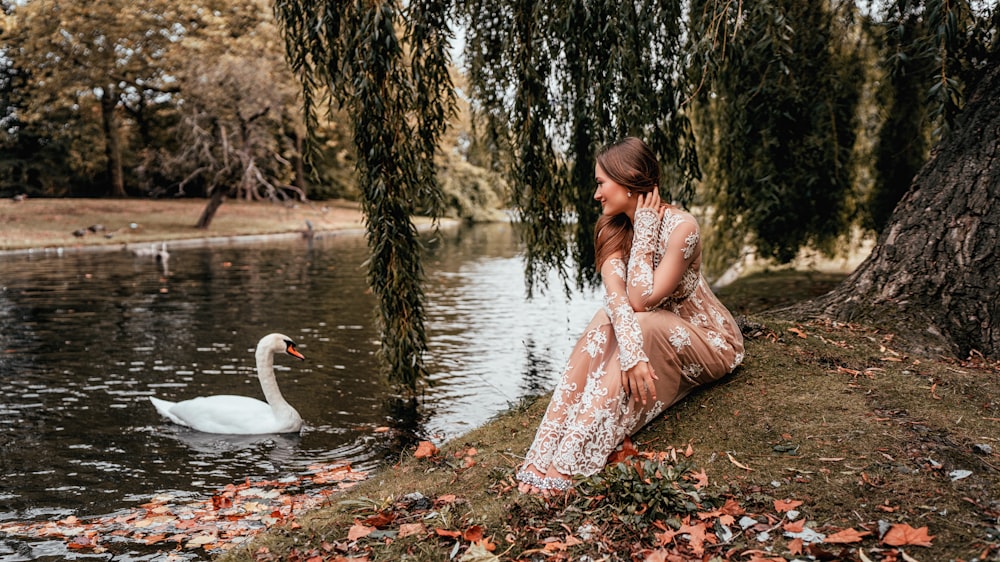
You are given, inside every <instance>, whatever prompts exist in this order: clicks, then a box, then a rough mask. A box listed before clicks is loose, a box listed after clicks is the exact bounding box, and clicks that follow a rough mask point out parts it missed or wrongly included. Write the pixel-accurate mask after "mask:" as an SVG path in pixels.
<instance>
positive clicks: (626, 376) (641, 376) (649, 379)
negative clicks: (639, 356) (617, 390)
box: [622, 361, 658, 406]
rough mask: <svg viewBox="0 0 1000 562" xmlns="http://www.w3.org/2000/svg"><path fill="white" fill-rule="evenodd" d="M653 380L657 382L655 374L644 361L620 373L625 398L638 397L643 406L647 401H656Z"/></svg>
mask: <svg viewBox="0 0 1000 562" xmlns="http://www.w3.org/2000/svg"><path fill="white" fill-rule="evenodd" d="M655 380H658V379H657V376H656V373H654V372H653V368H652V367H650V366H649V363H648V362H646V361H639V362H638V363H636V364H635V366H634V367H632V368H631V369H629V370H627V371H622V387H623V388H624V389H625V394H626V396H628V397H630V398H631V397H633V396H638V397H639V399H640V400H642V405H643V406H645V405H646V400H647V399H651V400H656V387H655V386H654V385H653V381H655Z"/></svg>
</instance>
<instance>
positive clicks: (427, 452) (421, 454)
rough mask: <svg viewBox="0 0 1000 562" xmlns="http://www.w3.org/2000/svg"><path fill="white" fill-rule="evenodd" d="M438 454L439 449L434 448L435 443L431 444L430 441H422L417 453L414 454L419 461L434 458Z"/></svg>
mask: <svg viewBox="0 0 1000 562" xmlns="http://www.w3.org/2000/svg"><path fill="white" fill-rule="evenodd" d="M437 452H438V449H437V447H435V446H434V443H431V442H430V441H421V442H420V444H419V445H417V452H415V453H413V456H414V457H416V458H418V459H424V458H429V457H433V456H434V455H436V454H437Z"/></svg>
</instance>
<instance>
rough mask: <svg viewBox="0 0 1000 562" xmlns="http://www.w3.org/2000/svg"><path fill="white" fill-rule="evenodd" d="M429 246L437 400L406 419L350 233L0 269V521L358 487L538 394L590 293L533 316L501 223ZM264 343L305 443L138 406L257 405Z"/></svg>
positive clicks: (52, 549) (59, 546)
mask: <svg viewBox="0 0 1000 562" xmlns="http://www.w3.org/2000/svg"><path fill="white" fill-rule="evenodd" d="M427 238H428V243H427V248H428V249H427V255H426V257H425V261H424V264H425V272H426V283H425V286H424V291H425V295H426V307H427V308H426V313H427V324H426V327H427V333H428V338H429V353H428V355H427V358H426V360H427V367H428V370H429V372H430V380H431V382H432V383H433V384H432V385H430V386H429V387H428V388H427V389H426V391H425V392H424V393H423V396H422V397H421V401H420V408H419V410H418V411H413V410H412V409H408V408H400V407H399V401H398V400H394V398H395V397H396V395H395V393H394V392H393V389H392V387H391V386H390V385H388V384H387V383H386V382H385V381H384V380H383V377H382V376H381V375H380V373H379V366H378V359H377V356H376V354H377V352H378V349H379V336H378V333H377V331H376V329H375V322H374V307H375V299H374V297H373V296H372V295H371V293H370V291H369V290H368V288H367V283H366V271H365V265H364V264H365V259H366V256H367V248H366V245H365V243H364V240H363V238H362V237H361V236H356V235H342V236H327V237H318V238H316V239H314V240H312V241H306V240H286V241H281V242H264V243H255V244H253V245H225V246H220V245H214V246H205V247H193V248H169V247H168V250H169V252H170V255H169V260H167V261H166V262H165V264H164V263H159V262H158V261H157V260H155V259H154V258H153V257H151V256H149V255H136V254H135V253H133V252H131V251H125V250H121V251H101V252H98V251H85V252H67V253H65V254H62V255H56V254H53V253H46V254H17V255H9V256H2V257H0V474H2V483H0V523H2V522H5V521H8V522H9V521H42V520H58V519H63V518H66V517H69V516H76V517H80V518H85V517H95V516H101V515H106V514H113V513H115V512H117V511H119V510H123V509H129V508H131V507H134V506H136V505H139V504H141V503H143V502H146V501H148V500H149V499H150V498H152V497H154V496H157V495H158V494H163V493H170V494H174V495H180V496H184V495H190V496H193V497H194V496H199V497H200V496H205V495H208V496H210V495H211V494H212V493H213V492H214V491H217V490H218V489H219V488H220V487H222V486H225V485H227V484H230V483H234V482H237V483H238V482H243V481H245V480H246V479H247V478H249V479H251V480H253V479H277V478H283V477H288V476H294V475H296V474H301V473H303V472H304V471H306V470H308V468H309V467H310V466H313V465H316V464H328V463H341V462H349V463H351V465H352V466H353V467H354V468H355V469H356V470H373V469H375V468H376V467H377V466H378V465H379V463H380V462H382V461H383V460H384V459H386V458H389V457H391V456H392V455H396V456H398V455H399V453H400V451H399V448H400V447H402V446H403V445H402V444H404V443H410V442H412V439H414V438H418V439H419V438H423V439H430V440H432V441H434V442H435V443H438V444H440V443H442V442H444V441H446V440H448V439H451V438H454V437H456V436H459V435H461V434H463V433H465V432H467V431H468V430H470V429H473V428H475V427H477V426H479V425H482V424H483V423H485V422H487V421H489V420H490V419H491V418H493V417H494V416H496V415H497V414H498V413H500V412H502V411H504V410H506V409H508V408H509V406H511V405H513V404H516V403H518V402H519V401H521V400H522V399H524V398H525V397H528V396H533V395H537V394H539V393H542V392H545V391H547V390H550V389H551V388H552V387H553V386H554V384H555V382H556V379H557V377H558V375H559V374H560V373H561V370H562V366H563V365H562V364H563V362H564V361H565V359H566V357H568V355H569V351H570V348H571V346H572V344H573V343H574V342H575V340H576V338H577V337H578V336H579V334H580V332H581V331H582V330H583V328H584V327H585V325H586V324H587V322H588V321H589V320H590V318H591V317H592V316H593V314H594V312H595V310H596V309H597V308H598V307H599V302H600V301H599V298H598V295H597V293H596V292H595V291H582V292H574V293H573V294H571V295H570V296H568V297H567V296H566V295H565V294H564V292H563V290H562V285H561V283H560V282H559V281H558V280H556V279H555V278H554V277H553V279H552V282H551V283H550V286H549V289H548V290H547V291H545V292H544V293H542V294H537V292H536V295H535V296H534V298H532V299H530V300H529V299H528V298H527V297H526V292H525V284H524V275H523V261H522V247H521V244H520V243H519V241H518V239H517V236H516V233H515V232H514V230H513V228H512V227H511V225H509V224H489V225H477V226H473V227H460V228H456V229H445V230H442V231H441V232H440V233H438V235H437V237H436V238H431V235H427ZM164 265H165V266H166V267H164ZM270 332H281V333H284V334H286V335H288V336H290V337H291V338H292V339H294V340H295V341H296V342H297V344H298V346H299V350H300V351H301V352H302V353H303V354H304V355H305V357H306V361H299V360H297V359H294V358H291V357H287V356H279V357H277V358H276V360H275V364H276V371H277V376H278V383H279V386H280V388H281V390H282V393H283V394H284V396H285V398H286V399H287V400H288V402H289V403H291V404H292V405H293V406H294V407H295V408H296V409H297V410H298V411H299V413H300V414H301V415H302V417H303V418H304V419H305V422H306V427H305V428H304V429H303V431H302V432H301V434H299V435H266V436H251V437H234V436H224V435H209V434H203V433H198V432H195V431H193V430H190V429H187V428H183V427H179V426H176V425H173V424H170V423H168V422H166V421H165V420H164V419H162V418H161V417H160V416H159V415H158V414H157V413H156V411H155V410H154V409H153V407H152V405H151V404H150V402H149V400H148V397H149V396H157V397H160V398H165V399H168V400H183V399H187V398H193V397H195V396H199V395H209V394H242V395H248V396H253V397H257V398H262V393H261V391H260V386H259V384H258V382H257V379H256V369H255V364H254V356H253V350H254V347H255V345H256V343H257V340H259V339H260V338H261V337H262V336H264V335H266V334H267V333H270ZM387 428H388V429H387ZM153 556H154V555H152V554H150V553H149V552H148V551H147V552H143V551H128V552H124V553H121V552H119V553H117V556H116V557H115V558H114V559H115V560H139V559H144V560H145V559H154V558H153ZM65 558H78V559H84V558H92V559H109V558H108V555H107V554H105V555H103V556H101V555H93V554H92V555H89V556H88V555H87V554H86V553H85V552H71V551H67V550H66V549H65V546H64V545H63V543H62V541H41V540H38V541H31V540H25V539H21V538H17V537H6V538H3V537H0V560H5V561H6V560H41V559H52V560H57V559H65Z"/></svg>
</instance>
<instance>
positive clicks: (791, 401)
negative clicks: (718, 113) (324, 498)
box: [0, 199, 1000, 562]
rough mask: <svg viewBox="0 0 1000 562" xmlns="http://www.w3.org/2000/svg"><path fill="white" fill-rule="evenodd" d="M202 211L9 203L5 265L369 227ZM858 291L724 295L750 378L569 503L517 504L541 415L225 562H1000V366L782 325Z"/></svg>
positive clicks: (343, 216) (755, 284)
mask: <svg viewBox="0 0 1000 562" xmlns="http://www.w3.org/2000/svg"><path fill="white" fill-rule="evenodd" d="M203 205H204V201H202V200H172V201H149V200H114V201H108V200H32V199H28V200H25V201H21V202H13V201H0V250H25V249H29V248H30V249H40V248H54V247H63V248H74V247H83V246H89V245H105V246H108V245H122V244H125V245H128V244H143V243H150V242H159V241H170V240H179V239H188V238H203V237H211V236H219V237H227V236H240V235H259V234H276V233H295V232H301V231H302V230H303V229H304V228H305V221H306V220H309V221H310V222H311V223H312V224H313V227H314V228H315V229H316V230H317V231H327V230H344V229H361V228H362V227H363V223H362V222H361V214H360V212H359V210H358V208H357V206H356V205H353V204H349V203H344V202H328V203H318V204H315V205H312V204H310V205H298V206H296V205H274V204H270V203H246V202H237V201H228V202H226V203H225V204H224V205H223V206H222V208H221V209H220V211H219V214H218V216H217V217H216V219H215V222H214V223H213V225H212V227H211V228H210V229H209V230H208V231H202V230H196V229H194V228H193V225H194V224H195V222H196V221H197V219H198V216H199V215H200V213H201V211H202V209H203ZM133 223H135V225H136V226H135V227H134V228H133V227H132V226H131V225H132V224H133ZM93 225H103V227H104V229H103V230H100V229H97V230H98V232H91V231H89V230H87V227H89V226H93ZM80 229H83V230H87V232H86V233H84V234H83V235H82V236H74V235H73V231H75V230H80ZM108 234H110V236H108ZM842 278H843V275H840V274H832V273H819V272H802V271H782V272H765V273H758V274H755V275H752V276H749V277H745V278H742V279H740V280H738V281H737V282H735V283H733V284H732V285H730V286H727V287H726V288H725V290H723V291H722V292H721V293H720V296H721V297H722V298H723V300H724V301H725V302H726V304H727V305H728V306H729V307H730V308H731V309H732V310H733V311H734V312H735V313H737V314H743V315H747V322H746V324H745V330H744V331H745V334H746V335H747V360H746V362H745V363H744V365H743V366H741V367H740V368H739V369H738V371H737V372H736V373H734V374H733V375H732V376H730V377H728V378H726V379H724V380H723V381H721V382H720V383H719V384H717V385H715V386H713V387H711V388H707V389H704V390H702V391H699V392H697V393H695V394H694V395H692V396H690V397H688V398H687V399H685V400H684V401H683V402H682V403H681V404H679V405H677V406H676V407H674V408H672V409H671V410H669V411H668V412H667V413H666V414H665V415H663V416H662V417H661V418H659V419H658V420H656V421H655V422H654V423H652V424H651V425H650V426H648V427H647V428H646V429H644V430H643V431H642V432H640V433H639V434H638V435H637V436H636V438H635V447H636V449H637V454H636V455H633V456H631V457H629V458H627V459H625V460H627V461H628V463H629V464H627V465H620V466H619V465H616V468H614V469H613V470H612V471H611V472H609V473H607V474H606V475H605V476H604V477H603V479H602V480H601V481H596V480H592V481H588V482H583V483H580V484H579V485H578V486H577V488H576V491H575V492H573V493H571V494H570V495H568V496H565V497H562V498H557V499H553V500H548V501H546V500H544V499H541V498H536V497H527V496H522V495H520V494H518V493H517V491H516V489H515V488H514V487H513V472H514V470H515V467H516V466H517V465H518V464H519V462H520V458H521V456H522V455H523V454H524V451H525V450H526V449H527V447H528V445H529V443H530V441H531V439H532V437H533V435H534V432H535V428H536V427H537V424H538V421H539V420H540V419H541V416H542V412H543V411H544V408H545V406H546V399H547V397H544V396H543V397H540V398H538V399H537V400H533V401H529V402H526V403H524V404H521V405H518V406H517V407H515V408H513V409H512V410H511V411H510V412H507V413H506V414H504V415H502V416H501V417H499V418H498V419H497V420H495V421H493V422H492V423H489V424H487V425H485V426H484V427H481V428H479V429H477V430H475V431H472V432H470V433H468V434H466V435H464V436H462V437H460V438H457V439H454V440H452V441H451V442H449V443H448V444H446V445H444V446H442V450H440V451H434V452H433V454H429V455H426V456H425V455H421V456H420V458H418V457H417V456H416V454H415V452H416V451H415V448H414V447H410V448H408V449H406V450H403V451H401V452H400V455H399V462H397V463H394V464H392V465H389V466H385V467H384V469H383V470H382V471H380V472H379V473H377V474H375V475H374V476H373V477H372V478H370V479H369V480H367V481H365V482H362V483H361V484H359V485H358V486H356V487H354V488H352V489H351V490H349V491H348V492H346V493H343V494H338V495H335V496H333V497H332V499H331V500H330V501H329V502H328V504H327V505H326V506H325V507H323V508H322V509H319V510H315V511H312V512H309V513H307V514H306V515H304V516H302V517H298V518H296V519H294V520H287V521H285V522H284V524H282V525H280V526H277V527H274V528H272V529H271V530H270V531H269V532H267V533H265V534H262V535H259V536H258V537H257V538H256V539H255V540H254V541H253V542H252V543H250V544H248V545H246V546H244V547H241V548H238V549H235V550H233V551H231V552H230V553H228V554H227V555H225V556H223V557H222V559H223V560H227V561H244V560H260V561H264V560H341V559H357V560H392V561H395V560H426V561H438V560H449V559H455V560H465V561H467V562H468V561H486V560H494V559H501V560H584V559H588V558H589V559H593V560H605V559H606V560H647V559H648V560H694V559H698V560H727V559H728V560H741V561H748V560H792V559H800V560H805V559H816V560H861V561H867V560H870V561H884V562H890V561H893V562H895V561H903V560H919V561H921V562H928V561H946V560H964V561H967V562H968V561H972V560H994V561H997V560H1000V486H998V475H1000V398H998V397H1000V365H997V364H992V365H990V364H985V363H984V362H982V361H977V360H976V358H970V360H966V361H956V360H949V359H946V358H923V357H910V356H907V355H905V354H904V353H902V352H900V351H899V349H900V348H902V347H903V346H901V345H898V344H899V342H898V341H896V338H895V337H894V336H893V334H888V333H881V332H878V331H874V330H871V329H868V328H865V327H863V326H855V325H849V324H830V323H822V322H810V323H798V322H794V321H793V320H791V319H788V318H781V317H778V316H775V315H773V314H768V313H766V312H765V311H766V310H767V309H769V308H771V307H773V306H779V305H784V304H789V303H792V302H795V301H797V300H800V299H804V298H809V297H811V296H815V295H817V294H821V293H823V292H825V291H827V290H829V289H830V288H831V287H832V286H834V285H835V284H836V283H838V282H839V281H840V280H841V279H842ZM425 452H429V451H425ZM621 456H622V457H623V458H624V457H625V455H624V454H623V455H621ZM636 467H638V470H637V468H636ZM640 471H641V472H640ZM651 475H652V476H651Z"/></svg>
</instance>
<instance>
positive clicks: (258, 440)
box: [161, 426, 302, 472]
mask: <svg viewBox="0 0 1000 562" xmlns="http://www.w3.org/2000/svg"><path fill="white" fill-rule="evenodd" d="M161 435H162V436H164V437H168V438H170V439H172V440H175V441H177V442H179V443H181V444H182V445H183V446H184V447H186V448H188V449H189V450H190V451H191V452H192V453H194V454H195V455H196V457H200V458H198V459H197V460H196V461H194V462H193V463H192V464H207V465H209V466H213V467H216V468H218V467H219V466H220V465H226V464H229V463H230V462H231V461H233V460H237V459H239V460H240V461H244V460H247V459H253V462H254V463H255V464H256V465H257V467H258V468H263V469H267V471H268V472H272V471H273V472H281V471H282V470H283V469H284V467H286V466H287V465H292V464H295V460H296V458H297V457H299V456H301V452H300V450H299V449H300V446H301V443H302V437H301V436H300V435H299V434H298V433H272V434H262V435H221V434H217V433H203V432H201V431H195V430H193V429H190V428H186V427H177V426H170V427H169V428H164V430H163V432H162V433H161Z"/></svg>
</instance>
